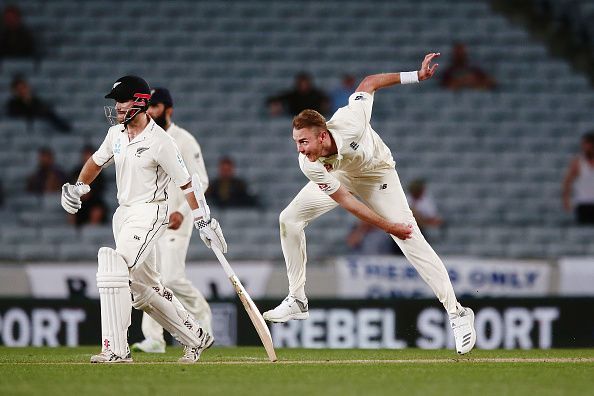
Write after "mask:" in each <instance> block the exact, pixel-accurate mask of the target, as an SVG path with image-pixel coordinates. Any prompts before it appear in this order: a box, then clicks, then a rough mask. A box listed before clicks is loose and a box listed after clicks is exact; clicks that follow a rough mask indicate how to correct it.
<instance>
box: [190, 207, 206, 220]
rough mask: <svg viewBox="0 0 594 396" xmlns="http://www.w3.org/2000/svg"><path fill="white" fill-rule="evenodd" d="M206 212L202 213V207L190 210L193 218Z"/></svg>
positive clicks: (202, 215)
mask: <svg viewBox="0 0 594 396" xmlns="http://www.w3.org/2000/svg"><path fill="white" fill-rule="evenodd" d="M205 214H206V213H204V209H202V208H198V209H194V210H193V211H192V216H194V219H198V218H200V217H204V215H205Z"/></svg>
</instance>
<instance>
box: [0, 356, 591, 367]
mask: <svg viewBox="0 0 594 396" xmlns="http://www.w3.org/2000/svg"><path fill="white" fill-rule="evenodd" d="M435 363H450V364H451V363H594V358H525V359H523V358H468V359H463V358H458V359H390V360H380V359H370V360H365V359H352V360H280V361H277V362H274V363H272V362H269V361H268V360H227V361H225V360H223V361H201V362H199V363H196V364H197V365H203V366H204V365H207V366H218V365H220V366H232V365H242V364H246V365H249V364H270V365H279V364H280V365H291V364H295V365H297V364H302V365H307V364H310V365H325V364H435ZM118 364H119V365H124V366H126V365H184V364H183V363H177V362H174V361H171V362H133V363H118ZM11 365H93V364H92V363H89V362H12V363H10V362H0V366H11ZM97 365H100V364H97Z"/></svg>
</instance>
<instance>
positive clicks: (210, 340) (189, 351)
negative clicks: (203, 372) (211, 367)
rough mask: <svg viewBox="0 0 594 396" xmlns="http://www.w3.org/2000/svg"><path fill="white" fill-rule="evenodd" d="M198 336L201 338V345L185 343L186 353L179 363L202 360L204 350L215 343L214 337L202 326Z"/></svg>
mask: <svg viewBox="0 0 594 396" xmlns="http://www.w3.org/2000/svg"><path fill="white" fill-rule="evenodd" d="M198 337H200V338H201V342H200V345H199V346H196V347H191V346H188V345H185V346H184V355H183V356H182V357H181V358H179V359H178V362H179V363H196V362H197V361H198V360H200V355H202V352H204V351H205V350H206V349H208V348H210V347H211V346H212V344H214V337H213V336H211V335H210V334H209V333H207V332H206V331H205V330H204V329H202V328H199V329H198Z"/></svg>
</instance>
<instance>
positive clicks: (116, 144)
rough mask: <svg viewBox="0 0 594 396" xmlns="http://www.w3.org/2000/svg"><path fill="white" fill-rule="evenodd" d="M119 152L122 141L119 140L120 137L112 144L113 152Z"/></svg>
mask: <svg viewBox="0 0 594 396" xmlns="http://www.w3.org/2000/svg"><path fill="white" fill-rule="evenodd" d="M121 152H122V143H121V142H120V139H119V138H118V140H116V142H115V144H114V145H113V153H114V154H119V153H121Z"/></svg>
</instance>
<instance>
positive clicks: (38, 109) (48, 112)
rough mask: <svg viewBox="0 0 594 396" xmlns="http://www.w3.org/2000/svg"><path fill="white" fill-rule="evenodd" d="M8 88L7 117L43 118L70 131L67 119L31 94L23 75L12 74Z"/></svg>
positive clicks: (58, 127)
mask: <svg viewBox="0 0 594 396" xmlns="http://www.w3.org/2000/svg"><path fill="white" fill-rule="evenodd" d="M10 88H11V90H12V97H11V98H10V99H9V100H8V102H7V103H6V113H7V114H8V116H9V117H14V118H24V119H25V120H27V121H28V122H32V121H33V120H35V119H43V120H46V121H48V122H50V123H51V124H52V125H53V126H54V128H56V129H57V130H59V131H60V132H63V133H68V132H70V131H71V129H72V127H71V126H70V124H69V123H68V122H67V121H65V120H64V119H62V118H61V117H59V116H58V115H57V114H56V113H55V112H54V110H53V109H52V108H51V106H50V105H48V104H46V103H45V102H44V101H43V100H41V99H40V98H39V97H37V96H35V95H34V94H33V91H32V89H31V86H30V85H29V83H28V82H27V80H25V78H24V77H23V76H21V75H16V76H14V78H13V79H12V83H11V85H10Z"/></svg>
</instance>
